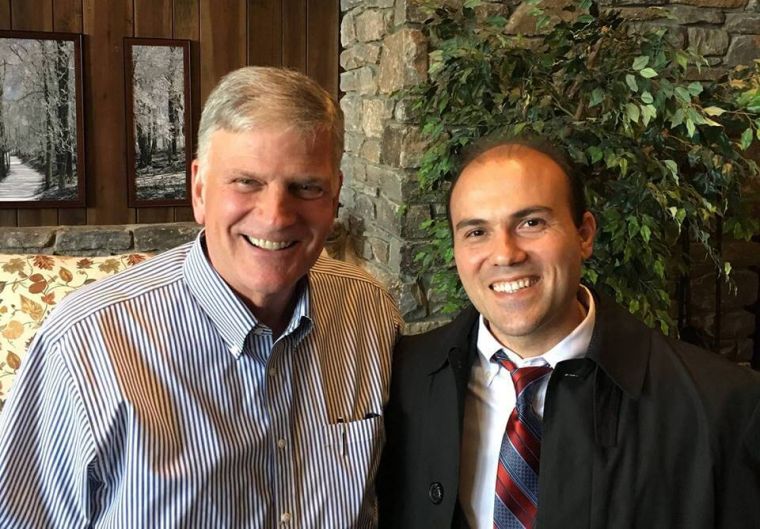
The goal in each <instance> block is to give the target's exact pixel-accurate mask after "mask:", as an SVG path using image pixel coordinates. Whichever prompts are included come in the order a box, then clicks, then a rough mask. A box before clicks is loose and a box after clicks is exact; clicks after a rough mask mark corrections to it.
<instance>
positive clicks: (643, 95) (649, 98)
mask: <svg viewBox="0 0 760 529" xmlns="http://www.w3.org/2000/svg"><path fill="white" fill-rule="evenodd" d="M641 101H642V102H644V103H646V104H647V105H651V104H652V103H654V98H653V97H652V94H650V93H649V92H647V91H646V90H645V91H644V92H642V93H641Z"/></svg>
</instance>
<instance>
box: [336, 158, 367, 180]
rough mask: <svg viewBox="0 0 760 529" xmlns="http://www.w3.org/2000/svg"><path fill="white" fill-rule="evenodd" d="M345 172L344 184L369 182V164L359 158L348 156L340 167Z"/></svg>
mask: <svg viewBox="0 0 760 529" xmlns="http://www.w3.org/2000/svg"><path fill="white" fill-rule="evenodd" d="M340 169H341V171H342V172H343V184H344V185H345V184H354V183H356V182H365V183H366V182H367V164H366V163H364V160H362V159H361V158H358V157H357V156H346V157H344V158H343V162H342V163H341V165H340Z"/></svg>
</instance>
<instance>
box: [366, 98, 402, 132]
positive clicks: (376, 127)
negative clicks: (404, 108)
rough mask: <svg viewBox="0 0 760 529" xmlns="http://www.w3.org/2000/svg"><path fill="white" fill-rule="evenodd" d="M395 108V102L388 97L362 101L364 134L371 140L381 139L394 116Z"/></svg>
mask: <svg viewBox="0 0 760 529" xmlns="http://www.w3.org/2000/svg"><path fill="white" fill-rule="evenodd" d="M393 106H394V102H393V100H391V99H390V98H387V97H384V98H377V99H365V100H364V101H362V110H361V125H362V130H363V131H364V134H366V135H367V136H368V137H370V138H380V137H381V136H382V135H383V130H384V129H385V126H386V124H387V122H388V120H390V118H391V116H392V115H393Z"/></svg>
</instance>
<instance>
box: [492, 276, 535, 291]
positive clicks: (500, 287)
mask: <svg viewBox="0 0 760 529" xmlns="http://www.w3.org/2000/svg"><path fill="white" fill-rule="evenodd" d="M533 283H534V281H533V280H531V279H527V278H526V279H518V280H517V281H507V282H504V283H494V285H493V289H494V290H495V291H496V292H507V293H509V294H511V293H513V292H517V291H518V290H521V289H523V288H527V287H529V286H531V285H532V284H533Z"/></svg>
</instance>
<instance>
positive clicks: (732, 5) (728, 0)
mask: <svg viewBox="0 0 760 529" xmlns="http://www.w3.org/2000/svg"><path fill="white" fill-rule="evenodd" d="M631 1H633V0H631ZM678 3H679V4H686V5H690V6H696V7H719V8H721V9H736V8H739V7H745V6H746V5H747V0H678Z"/></svg>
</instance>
